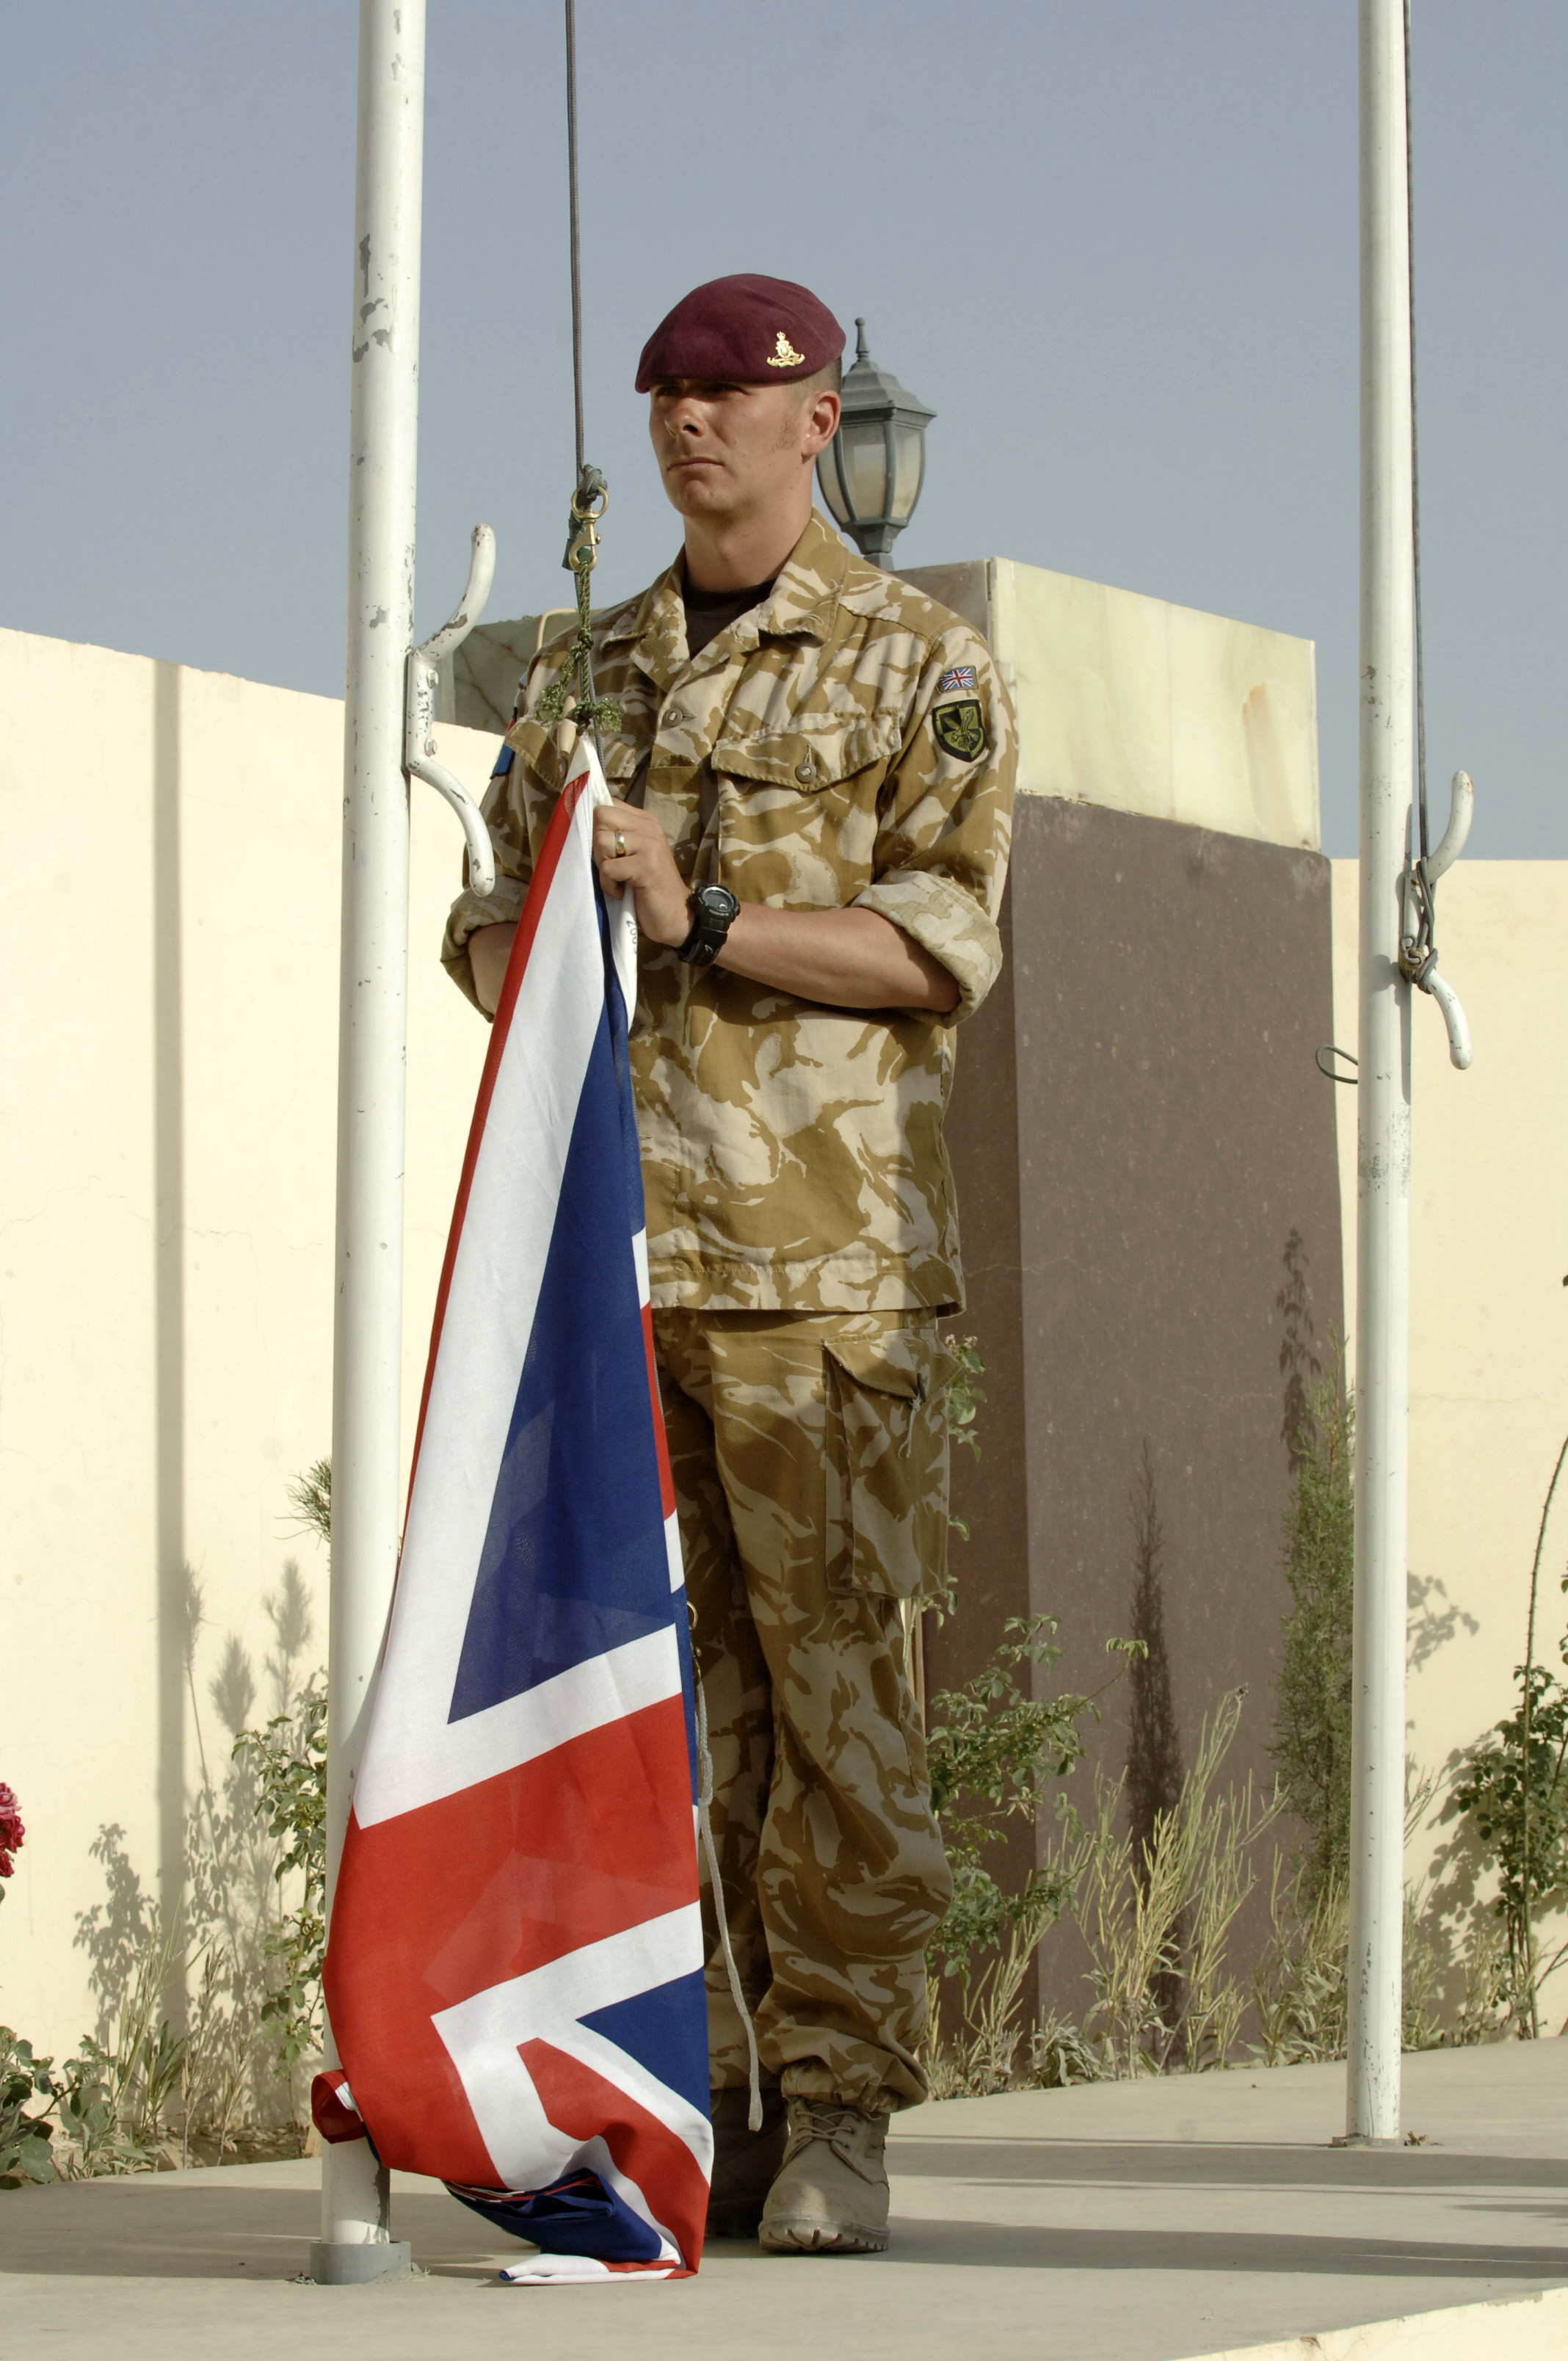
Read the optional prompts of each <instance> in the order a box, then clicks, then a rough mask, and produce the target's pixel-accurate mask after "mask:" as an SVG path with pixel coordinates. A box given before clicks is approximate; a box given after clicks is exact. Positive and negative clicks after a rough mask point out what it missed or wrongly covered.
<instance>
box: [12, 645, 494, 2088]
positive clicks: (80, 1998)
mask: <svg viewBox="0 0 1568 2361" xmlns="http://www.w3.org/2000/svg"><path fill="white" fill-rule="evenodd" d="M342 731H343V717H342V708H341V707H340V706H339V705H338V704H336V703H335V702H334V701H332V700H330V699H327V698H323V697H302V696H296V695H293V694H291V693H290V692H288V691H286V690H282V689H275V688H264V687H259V686H256V685H255V684H254V683H252V682H248V681H242V680H236V679H232V678H229V677H227V676H225V675H214V674H208V673H198V672H192V671H187V670H183V669H181V668H180V667H178V666H174V665H168V664H155V663H152V662H149V661H148V660H146V659H144V658H140V657H136V656H127V655H119V654H114V653H109V652H107V651H105V650H103V649H99V648H91V647H76V646H71V645H69V644H67V643H66V642H60V641H56V640H46V639H38V638H33V637H29V636H27V635H26V634H23V633H19V632H14V631H5V632H0V894H3V895H4V904H5V924H4V935H3V948H0V960H3V961H4V975H5V983H4V1007H5V1025H4V1031H3V1033H0V1176H3V1177H0V1246H3V1252H0V1601H3V1602H4V1622H3V1625H0V1651H3V1658H4V1665H5V1703H4V1707H3V1708H0V1779H8V1780H9V1781H10V1782H11V1783H12V1784H13V1785H14V1786H15V1787H16V1790H17V1793H18V1795H19V1796H20V1798H21V1806H22V1814H23V1817H24V1819H25V1821H26V1823H27V1845H26V1847H25V1849H24V1850H23V1851H22V1853H21V1855H20V1857H19V1859H18V1862H17V1871H16V1876H15V1878H14V1879H12V1881H11V1882H10V1884H9V1887H8V1889H7V1892H6V1898H5V1904H4V1906H3V1907H0V2020H3V2021H5V2023H8V2024H10V2025H13V2026H16V2027H17V2028H18V2029H19V2030H20V2031H22V2032H24V2033H25V2034H26V2035H27V2037H29V2038H30V2039H32V2040H33V2041H34V2042H35V2043H36V2044H41V2045H42V2046H44V2047H45V2048H53V2049H55V2050H57V2051H58V2050H60V2048H64V2047H66V2046H67V2045H69V2044H70V2043H71V2042H72V2041H73V2040H74V2039H75V2037H77V2036H78V2035H79V2034H80V2033H81V2032H82V2030H83V2029H84V2027H85V2026H87V2025H88V2024H89V2022H90V2019H91V2016H92V2014H93V2012H92V2009H91V2007H90V2004H89V1996H88V1993H87V1988H86V1971H87V1961H86V1958H85V1956H84V1954H83V1952H82V1950H81V1949H78V1948H75V1947H74V1945H73V1937H74V1935H75V1932H76V1920H77V1916H78V1914H79V1913H82V1912H83V1911H87V1910H90V1909H91V1908H92V1906H93V1904H94V1903H95V1902H100V1901H102V1900H103V1899H104V1893H105V1883H104V1869H103V1868H102V1866H101V1865H100V1864H99V1863H98V1862H97V1861H93V1859H92V1858H91V1856H90V1848H91V1846H92V1845H93V1841H94V1839H95V1838H96V1837H97V1835H98V1832H99V1830H100V1828H103V1827H104V1825H105V1824H115V1823H117V1824H119V1825H120V1826H121V1827H122V1828H124V1829H125V1832H126V1835H125V1851H126V1856H127V1857H128V1860H129V1861H130V1863H131V1864H132V1867H133V1870H134V1872H135V1874H136V1875H137V1876H138V1877H139V1878H140V1880H141V1881H142V1883H143V1885H144V1887H145V1888H147V1889H148V1890H152V1891H156V1889H157V1885H158V1881H159V1865H160V1860H162V1861H165V1862H166V1861H167V1860H168V1859H169V1858H170V1849H171V1847H177V1845H178V1840H179V1830H180V1825H181V1821H182V1820H183V1817H184V1813H185V1809H186V1807H187V1806H188V1805H189V1803H190V1802H191V1801H192V1798H193V1796H194V1795H195V1794H196V1790H197V1785H198V1781H199V1775H200V1771H201V1752H200V1747H199V1745H198V1738H200V1741H201V1742H202V1744H203V1745H204V1747H205V1751H206V1756H207V1759H208V1762H209V1763H210V1764H211V1766H212V1769H213V1772H214V1777H220V1776H221V1772H222V1768H223V1763H224V1761H225V1758H226V1756H227V1752H228V1747H229V1742H230V1740H229V1732H228V1730H227V1729H226V1728H225V1716H224V1713H223V1711H221V1710H220V1709H219V1707H218V1706H217V1705H215V1704H214V1699H213V1696H212V1693H211V1692H212V1685H213V1683H214V1680H219V1681H221V1680H222V1676H223V1675H224V1673H225V1651H227V1643H228V1642H229V1641H230V1639H231V1637H232V1639H233V1640H234V1641H235V1642H236V1644H237V1648H238V1650H239V1652H240V1653H239V1654H238V1655H237V1656H236V1655H235V1654H234V1653H232V1652H229V1653H227V1657H226V1665H227V1675H228V1678H227V1685H226V1686H225V1687H224V1688H223V1691H222V1694H223V1697H224V1699H225V1703H226V1705H227V1707H228V1708H229V1710H230V1714H231V1717H232V1713H233V1710H234V1708H235V1707H236V1703H237V1701H238V1700H239V1699H240V1698H242V1697H243V1696H244V1692H245V1686H246V1679H247V1666H248V1677H249V1678H250V1679H251V1680H252V1681H253V1683H254V1703H253V1706H252V1708H251V1709H250V1710H249V1712H248V1715H247V1719H251V1720H253V1721H254V1720H258V1719H262V1718H264V1716H265V1714H266V1713H267V1712H268V1711H269V1710H270V1709H271V1706H272V1703H273V1686H272V1683H271V1682H270V1680H269V1676H268V1674H267V1671H266V1660H267V1658H268V1656H269V1653H272V1654H274V1655H275V1654H276V1641H275V1635H274V1632H273V1630H272V1627H271V1625H270V1623H269V1620H268V1617H267V1614H266V1611H265V1606H264V1601H265V1599H266V1598H267V1597H268V1596H269V1594H275V1593H276V1591H277V1588H278V1585H279V1583H280V1576H281V1574H282V1570H283V1566H284V1562H285V1560H286V1559H288V1558H290V1557H293V1558H295V1559H297V1561H298V1563H299V1565H300V1568H301V1573H302V1578H303V1580H304V1582H305V1583H306V1585H307V1586H308V1587H309V1591H310V1594H311V1597H312V1598H313V1606H314V1617H315V1630H314V1633H313V1638H312V1639H311V1640H310V1642H308V1643H307V1644H306V1645H305V1646H303V1647H302V1649H301V1650H300V1651H299V1654H298V1663H297V1665H296V1672H297V1674H298V1675H304V1674H308V1672H309V1671H310V1670H311V1669H312V1668H313V1666H314V1665H315V1664H319V1663H321V1662H322V1661H323V1659H324V1654H325V1628H324V1625H325V1617H324V1604H325V1601H324V1575H325V1567H324V1554H323V1552H322V1551H321V1550H320V1549H319V1548H318V1546H317V1545H316V1544H315V1543H313V1541H311V1540H309V1539H305V1538H302V1537H301V1536H300V1535H299V1534H298V1533H297V1532H292V1531H291V1517H290V1514H289V1510H288V1506H287V1499H286V1487H287V1483H288V1480H289V1478H290V1477H291V1476H292V1475H293V1474H294V1473H295V1472H296V1471H298V1470H300V1469H302V1468H303V1467H304V1466H307V1465H308V1463H309V1462H310V1461H312V1460H313V1459H315V1458H316V1457H318V1456H319V1455H322V1454H323V1453H325V1452H326V1451H327V1450H328V1449H329V1448H330V1440H331V1433H330V1429H331V1400H330V1389H331V1334H332V1312H333V1225H334V1171H333V1166H334V1124H335V1115H334V1097H335V1088H336V1081H335V1077H336V1058H337V1042H336V1027H337V938H338V862H339V851H338V847H339V829H340V814H341V797H342V787H341V780H342ZM495 744H496V741H495V740H494V739H491V738H487V737H483V736H481V735H480V733H478V732H477V731H473V730H456V729H448V730H445V731H444V733H443V737H442V760H443V761H444V763H447V764H448V765H449V767H450V768H451V769H453V770H454V771H455V772H456V774H458V776H459V777H460V778H462V779H463V780H464V781H465V782H466V784H467V785H470V786H471V787H473V788H474V789H475V790H476V791H477V789H478V787H479V785H481V783H482V781H483V780H484V778H485V776H486V775H487V774H488V770H489V768H490V764H491V762H492V760H493V754H494V747H495ZM460 853H461V839H460V836H459V834H458V831H457V829H456V826H455V822H454V820H453V818H452V817H451V815H450V813H448V812H447V810H446V808H445V807H444V805H442V804H441V803H440V802H439V801H438V799H437V798H436V797H435V796H433V795H424V794H422V795H421V796H420V799H419V800H418V802H417V803H416V805H415V807H414V821H413V887H412V911H411V939H412V947H413V957H412V967H411V1015H410V1051H409V1057H410V1071H409V1082H410V1088H409V1104H410V1126H409V1158H408V1215H409V1222H408V1248H407V1258H406V1283H407V1322H406V1334H407V1355H406V1362H405V1371H404V1405H405V1430H406V1428H407V1425H408V1422H409V1421H410V1420H411V1417H412V1414H413V1412H414V1411H415V1409H416V1408H417V1399H418V1385H419V1380H420V1378H421V1375H422V1357H423V1346H424V1340H425V1338H426V1336H427V1334H428V1328H429V1319H430V1312H431V1308H432V1305H433V1297H434V1288H435V1281H436V1277H437V1272H438V1268H439V1263H440V1257H441V1253H442V1249H443V1246H444V1238H445V1229H446V1223H447V1217H448V1214H449V1212H450V1207H451V1202H452V1196H453V1191H454V1188H455V1179H456V1174H457V1170H458V1164H459V1160H460V1157H461V1151H462V1145H463V1139H464V1136H465V1133H466V1124H467V1117H468V1113H469V1109H470V1107H471V1104H472V1098H473V1091H474V1086H475V1082H476V1081H477V1072H478V1067H479V1062H480V1060H481V1057H482V1054H483V1046H484V1028H483V1027H482V1025H481V1024H480V1022H479V1020H478V1019H477V1017H476V1016H475V1015H474V1013H473V1011H472V1009H471V1008H469V1007H468V1005H467V1004H466V1002H464V1001H463V1000H462V998H461V997H460V995H459V994H457V993H455V991H454V990H453V989H452V987H451V985H450V984H449V983H447V982H446V981H445V979H444V976H443V975H442V974H441V972H440V970H439V968H438V966H437V964H436V962H435V957H434V953H435V947H436V942H437V940H438V938H439V931H440V926H441V920H442V917H443V915H444V909H445V906H446V904H447V902H448V900H449V898H450V895H451V893H452V891H453V890H454V884H455V875H456V872H457V868H458V863H459V857H460ZM187 1565H188V1566H189V1567H190V1568H191V1569H192V1572H193V1574H194V1576H195V1577H196V1580H197V1581H198V1582H199V1584H200V1586H201V1590H202V1596H203V1609H204V1614H205V1623H204V1626H203V1629H202V1630H201V1631H200V1632H199V1633H198V1636H197V1639H196V1642H195V1649H194V1658H193V1664H192V1677H191V1678H190V1679H188V1678H187V1675H186V1670H185V1664H184V1654H183V1648H182V1645H181V1640H180V1633H179V1629H178V1625H179V1620H180V1616H181V1611H182V1600H183V1592H184V1580H183V1576H182V1568H183V1567H185V1566H187ZM192 1692H193V1695H192ZM198 1715H199V1724H200V1727H199V1729H198Z"/></svg>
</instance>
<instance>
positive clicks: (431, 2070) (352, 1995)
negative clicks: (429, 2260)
mask: <svg viewBox="0 0 1568 2361" xmlns="http://www.w3.org/2000/svg"><path fill="white" fill-rule="evenodd" d="M690 1797H691V1777H690V1765H689V1761H688V1757H687V1752H686V1722H685V1703H684V1701H683V1699H682V1698H680V1697H668V1698H665V1699H663V1700H662V1701H661V1702H660V1703H659V1704H658V1705H653V1706H647V1707H645V1708H643V1709H642V1711H641V1712H640V1713H634V1714H628V1715H627V1716H625V1718H624V1719H621V1720H619V1721H612V1722H607V1723H606V1724H605V1725H604V1727H603V1728H602V1729H599V1730H589V1731H588V1732H587V1734H586V1735H585V1736H583V1737H581V1738H576V1739H573V1740H571V1741H568V1743H567V1744H565V1746H558V1747H556V1748H554V1751H553V1752H551V1753H549V1754H545V1755H542V1756H540V1757H539V1758H538V1759H537V1760H536V1761H534V1762H532V1763H521V1764H520V1765H519V1766H518V1768H517V1769H515V1770H512V1771H507V1772H504V1773H501V1774H500V1775H499V1776H498V1777H496V1778H494V1779H486V1780H482V1781H480V1782H479V1783H478V1784H477V1785H476V1786H472V1787H466V1788H464V1789H463V1790H461V1792H460V1793H459V1794H457V1795H447V1796H444V1797H443V1798H442V1799H441V1801H440V1802H439V1803H434V1804H425V1805H422V1806H421V1807H420V1808H419V1809H418V1810H417V1811H412V1812H404V1813H401V1814H400V1815H399V1816H398V1817H396V1818H395V1819H390V1820H381V1821H378V1822H377V1823H375V1825H374V1826H372V1827H370V1828H361V1827H360V1825H359V1823H358V1821H357V1820H356V1819H353V1818H350V1820H349V1824H348V1835H347V1839H346V1841H345V1845H344V1851H343V1862H342V1866H341V1868H340V1869H339V1871H338V1876H337V1888H336V1892H335V1894H334V1899H333V1911H332V1940H331V1943H330V1945H329V1947H328V1950H327V1956H326V1962H325V1968H324V1971H323V1985H324V1987H325V1992H326V2003H327V2009H328V2013H329V2015H330V2016H331V2019H332V2027H333V2033H334V2037H335V2038H336V2042H337V2047H338V2055H339V2057H340V2058H341V2059H342V2061H343V2064H344V2066H345V2069H346V2070H347V2074H348V2081H349V2087H350V2089H351V2090H352V2091H353V2092H354V2097H355V2103H356V2105H357V2106H358V2108H359V2111H360V2114H362V2115H363V2117H364V2119H365V2121H366V2123H367V2125H369V2127H370V2132H371V2136H372V2137H373V2138H374V2140H375V2142H376V2146H377V2147H378V2150H379V2152H380V2155H381V2157H382V2158H383V2160H384V2161H385V2162H387V2163H389V2164H392V2165H397V2166H400V2167H402V2168H404V2169H407V2170H409V2171H412V2172H425V2173H433V2174H435V2175H436V2176H437V2177H438V2178H440V2179H441V2180H465V2181H484V2182H487V2183H493V2182H494V2180H495V2168H494V2166H493V2165H492V2164H491V2163H490V2162H489V2160H488V2153H487V2151H486V2150H485V2148H484V2147H483V2144H482V2142H480V2140H479V2135H478V2130H477V2125H475V2123H474V2119H473V2116H472V2114H471V2113H470V2110H469V2107H468V2102H467V2100H466V2097H465V2096H464V2093H463V2087H462V2084H461V2082H460V2081H459V2080H458V2076H457V2070H456V2068H455V2066H454V2065H453V2063H452V2059H451V2058H450V2056H449V2055H448V2053H447V2050H446V2048H445V2045H444V2043H443V2041H442V2039H441V2037H440V2035H439V2034H438V2033H437V2032H436V2030H435V2027H434V2026H433V2024H432V2022H431V2019H432V2017H433V2015H434V2014H435V2013H436V2012H437V2011H439V2010H441V2009H444V2008H450V2007H452V2006H454V2005H455V2004H456V2003H457V2002H458V2001H462V2000H467V1999H469V1998H470V1997H471V1996H472V1995H473V1993H476V1992H481V1991H486V1990H488V1988H489V1987H490V1986H491V1985H492V1984H498V1983H504V1982H508V1981H509V1980H510V1978H511V1977H513V1976H520V1975H524V1974H526V1973H527V1971H529V1970H530V1969H531V1968H536V1967H541V1966H543V1963H544V1962H545V1961H546V1960H556V1959H561V1958H563V1957H564V1956H565V1954H566V1953H568V1952H570V1951H575V1950H578V1949H581V1948H582V1946H583V1945H585V1944H587V1943H596V1942H598V1941H601V1940H602V1939H603V1938H604V1937H605V1936H607V1935H617V1934H620V1933H621V1932H622V1931H623V1930H624V1929H625V1928H626V1927H636V1926H641V1924H642V1923H643V1921H644V1920H646V1919H649V1918H656V1917H660V1916H663V1915H664V1914H665V1913H666V1912H668V1911H671V1910H678V1909H680V1908H682V1907H684V1906H685V1905H688V1904H690V1903H692V1902H695V1901H696V1894H697V1883H696V1852H695V1850H694V1847H693V1844H692V1824H691V1801H690Z"/></svg>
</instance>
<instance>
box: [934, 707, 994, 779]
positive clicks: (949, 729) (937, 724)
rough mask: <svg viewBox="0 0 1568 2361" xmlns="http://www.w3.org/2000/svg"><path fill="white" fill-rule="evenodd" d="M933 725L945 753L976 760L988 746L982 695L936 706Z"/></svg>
mask: <svg viewBox="0 0 1568 2361" xmlns="http://www.w3.org/2000/svg"><path fill="white" fill-rule="evenodd" d="M931 728H932V730H934V732H935V733H936V739H937V743H938V746H939V747H940V748H941V749H942V752H943V753H944V754H953V755H956V756H957V758H958V760H959V762H960V763H972V762H974V761H975V760H976V758H977V757H978V756H979V755H981V754H983V753H984V752H985V748H986V737H985V714H984V711H983V710H982V708H981V702H980V699H979V697H954V698H952V699H951V700H950V701H949V702H948V704H946V705H938V706H936V707H934V708H933V709H932V714H931Z"/></svg>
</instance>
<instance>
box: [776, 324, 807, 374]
mask: <svg viewBox="0 0 1568 2361" xmlns="http://www.w3.org/2000/svg"><path fill="white" fill-rule="evenodd" d="M805 358H806V355H805V354H804V353H797V352H796V351H795V346H793V345H792V344H791V343H790V340H789V338H788V337H787V336H786V335H784V330H783V329H782V328H781V329H780V330H779V333H778V339H777V342H776V343H775V344H774V346H773V351H772V352H771V353H770V354H769V355H768V367H769V368H799V367H800V365H801V363H802V361H803V360H804V359H805Z"/></svg>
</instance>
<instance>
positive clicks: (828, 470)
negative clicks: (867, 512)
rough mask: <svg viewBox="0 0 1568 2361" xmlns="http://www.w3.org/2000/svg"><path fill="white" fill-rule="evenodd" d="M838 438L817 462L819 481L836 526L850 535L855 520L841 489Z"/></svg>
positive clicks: (829, 445)
mask: <svg viewBox="0 0 1568 2361" xmlns="http://www.w3.org/2000/svg"><path fill="white" fill-rule="evenodd" d="M837 455H838V438H837V436H835V437H834V440H833V441H832V442H831V443H829V444H828V448H827V449H826V451H824V452H823V453H822V455H821V456H820V458H819V459H818V460H817V484H818V486H819V487H820V489H821V492H822V497H823V499H824V500H826V501H827V503H828V511H829V512H830V514H831V516H832V519H833V522H834V523H835V524H839V525H842V526H843V528H844V530H845V532H846V533H848V531H849V529H850V525H851V523H852V522H854V520H853V519H852V518H851V516H850V511H849V510H848V509H847V508H846V507H845V505H844V495H843V493H842V492H841V491H840V490H839V461H838V456H837Z"/></svg>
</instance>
